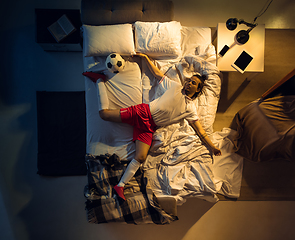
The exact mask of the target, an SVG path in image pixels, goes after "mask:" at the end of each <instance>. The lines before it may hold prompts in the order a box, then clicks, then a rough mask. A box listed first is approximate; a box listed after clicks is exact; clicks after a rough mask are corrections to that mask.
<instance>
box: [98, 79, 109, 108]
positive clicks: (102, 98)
mask: <svg viewBox="0 0 295 240" xmlns="http://www.w3.org/2000/svg"><path fill="white" fill-rule="evenodd" d="M96 84H97V99H98V111H100V110H102V109H108V108H109V98H108V95H107V89H106V86H105V84H104V82H103V81H102V80H101V79H98V80H97V82H96Z"/></svg>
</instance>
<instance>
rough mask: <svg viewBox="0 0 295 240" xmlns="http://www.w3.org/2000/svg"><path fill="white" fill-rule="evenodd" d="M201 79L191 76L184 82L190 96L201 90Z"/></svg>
mask: <svg viewBox="0 0 295 240" xmlns="http://www.w3.org/2000/svg"><path fill="white" fill-rule="evenodd" d="M201 83H202V82H201V80H200V79H199V78H198V77H196V76H193V77H191V78H187V79H186V80H185V82H184V90H185V92H186V94H187V95H188V96H190V95H194V94H195V93H196V92H199V91H200V87H199V84H201Z"/></svg>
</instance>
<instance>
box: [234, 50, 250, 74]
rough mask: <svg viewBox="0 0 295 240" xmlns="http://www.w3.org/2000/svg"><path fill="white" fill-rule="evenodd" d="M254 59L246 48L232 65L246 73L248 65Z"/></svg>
mask: <svg viewBox="0 0 295 240" xmlns="http://www.w3.org/2000/svg"><path fill="white" fill-rule="evenodd" d="M252 60H253V56H251V55H250V54H249V53H247V52H246V51H245V50H243V52H242V53H241V54H240V56H239V57H238V58H237V59H236V60H235V62H234V63H233V64H232V65H231V66H232V67H233V68H235V69H236V70H238V71H239V72H240V73H244V72H245V70H246V68H247V67H248V65H249V64H250V63H251V61H252Z"/></svg>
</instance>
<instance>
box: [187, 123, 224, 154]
mask: <svg viewBox="0 0 295 240" xmlns="http://www.w3.org/2000/svg"><path fill="white" fill-rule="evenodd" d="M190 125H191V126H192V127H193V129H194V130H195V132H196V134H197V135H198V136H199V138H200V139H201V140H202V142H204V143H205V144H206V145H207V146H209V147H210V149H211V151H212V153H213V154H214V155H215V156H220V155H221V151H220V149H219V148H217V147H216V146H215V145H214V144H213V143H212V142H211V140H210V138H209V137H208V135H207V134H206V132H205V130H204V129H203V127H202V125H201V124H200V122H199V121H195V122H193V123H190Z"/></svg>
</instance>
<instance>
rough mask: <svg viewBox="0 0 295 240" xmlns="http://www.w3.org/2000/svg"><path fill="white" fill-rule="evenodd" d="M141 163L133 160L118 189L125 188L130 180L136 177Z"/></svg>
mask: <svg viewBox="0 0 295 240" xmlns="http://www.w3.org/2000/svg"><path fill="white" fill-rule="evenodd" d="M140 165H141V163H140V162H138V161H136V160H135V159H133V160H132V161H131V162H130V163H129V164H128V166H127V168H126V171H125V172H124V174H123V176H122V178H121V180H120V182H119V183H118V187H124V186H125V184H126V183H128V182H129V181H130V179H131V178H132V177H133V176H134V174H135V173H136V171H137V170H138V168H139V167H140Z"/></svg>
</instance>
